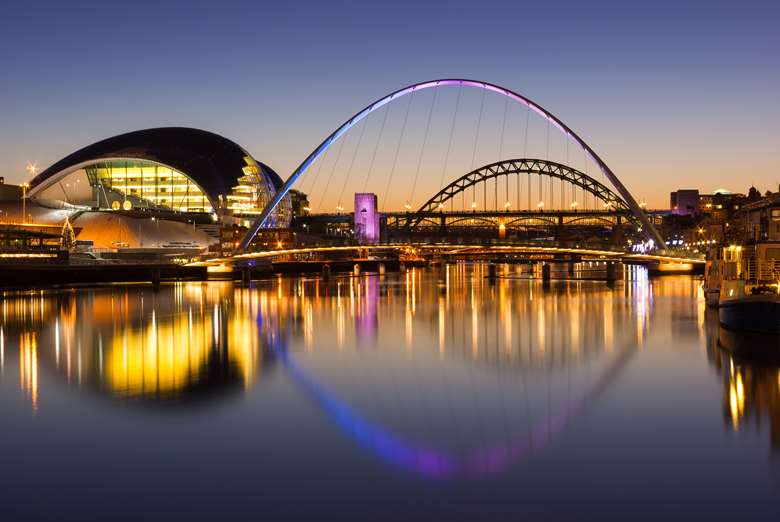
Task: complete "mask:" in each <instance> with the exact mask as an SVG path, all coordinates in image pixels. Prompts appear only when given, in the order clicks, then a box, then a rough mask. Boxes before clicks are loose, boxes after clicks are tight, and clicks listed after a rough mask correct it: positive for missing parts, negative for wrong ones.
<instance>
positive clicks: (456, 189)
mask: <svg viewBox="0 0 780 522" xmlns="http://www.w3.org/2000/svg"><path fill="white" fill-rule="evenodd" d="M521 174H522V175H528V176H530V175H534V174H535V175H539V176H546V177H548V178H554V179H559V180H561V181H563V182H566V183H568V184H570V185H571V186H572V188H579V189H581V190H582V191H583V192H585V193H587V194H590V195H592V196H593V198H594V199H596V200H598V201H599V202H600V203H601V205H602V207H603V210H599V211H592V210H591V211H583V212H578V210H577V209H576V208H573V209H571V210H570V211H569V212H568V214H570V215H569V216H566V217H567V221H566V224H576V223H577V222H578V221H585V220H587V221H588V223H590V224H593V223H598V224H605V225H614V224H617V222H619V221H621V218H625V219H626V220H627V221H629V222H631V223H633V224H634V225H635V226H636V227H637V228H638V229H639V230H641V229H642V223H641V221H640V220H639V219H638V218H637V216H636V215H634V214H633V213H632V211H631V209H630V207H629V205H628V204H627V203H626V202H625V201H624V200H623V199H622V198H621V197H620V196H619V195H617V194H616V193H615V192H613V191H612V190H610V189H609V187H607V186H606V185H604V184H603V183H601V182H599V181H598V180H596V179H594V178H593V177H591V176H589V175H587V174H585V173H583V172H580V171H579V170H576V169H574V168H572V167H569V166H566V165H563V164H561V163H556V162H554V161H548V160H543V159H528V158H523V159H511V160H503V161H498V162H495V163H491V164H489V165H485V166H483V167H480V168H478V169H476V170H473V171H471V172H469V173H467V174H464V175H463V176H461V177H460V178H458V179H456V180H455V181H453V182H452V183H450V184H449V185H447V186H446V187H444V188H443V189H441V190H440V191H439V192H438V193H436V194H435V195H434V196H432V197H431V198H430V199H429V200H428V201H427V202H426V203H425V204H424V205H423V206H422V207H420V208H419V209H418V210H417V211H416V212H414V213H407V214H406V215H403V216H399V217H397V218H396V225H397V226H398V225H400V226H404V227H407V228H410V227H419V226H420V225H421V224H423V223H425V222H428V223H429V224H432V225H435V224H437V220H441V219H442V218H444V213H445V212H446V207H447V203H451V202H452V201H453V199H454V198H455V197H456V196H458V195H459V194H464V193H465V192H466V191H467V190H468V189H469V188H473V187H476V186H477V185H480V184H484V183H486V182H487V181H488V180H497V179H498V178H502V177H504V178H506V177H509V176H514V175H516V176H520V175H521ZM507 182H508V180H507ZM518 183H519V180H518ZM497 190H498V188H497V185H496V191H497ZM485 194H487V189H486V190H485ZM485 197H486V198H487V196H485ZM529 197H530V196H529ZM495 199H496V204H497V203H498V196H497V195H496V198H495ZM509 204H510V202H508V201H507V207H506V208H504V209H503V211H501V212H500V213H498V212H497V213H495V214H496V215H498V216H503V217H504V219H503V220H502V223H503V224H504V225H506V226H512V225H520V224H530V225H534V224H536V225H538V224H543V225H555V224H558V219H559V218H561V217H562V213H561V212H559V211H558V212H556V211H544V210H543V209H541V208H540V209H538V210H536V211H520V210H514V211H511V210H510V208H509ZM484 206H485V207H487V205H484ZM518 206H519V205H518ZM496 210H498V209H496ZM481 214H484V211H483V212H482V213H481ZM481 214H480V216H479V217H478V218H476V217H475V216H477V213H476V212H474V213H469V212H448V213H447V215H448V216H451V217H452V218H453V220H452V223H457V222H458V220H471V221H473V220H474V219H486V220H487V221H486V222H487V223H488V224H493V221H492V220H491V219H490V217H485V216H482V215H481ZM616 216H617V217H618V219H617V221H616V220H615V219H613V218H614V217H616Z"/></svg>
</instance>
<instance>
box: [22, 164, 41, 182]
mask: <svg viewBox="0 0 780 522" xmlns="http://www.w3.org/2000/svg"><path fill="white" fill-rule="evenodd" d="M25 169H26V170H27V172H29V173H30V175H31V176H35V175H36V174H38V164H37V163H35V162H28V163H27V166H26V167H25ZM25 185H26V183H25Z"/></svg>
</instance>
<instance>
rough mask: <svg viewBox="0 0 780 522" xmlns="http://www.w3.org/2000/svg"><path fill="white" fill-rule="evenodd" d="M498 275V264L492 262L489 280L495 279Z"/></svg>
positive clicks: (489, 267) (489, 268)
mask: <svg viewBox="0 0 780 522" xmlns="http://www.w3.org/2000/svg"><path fill="white" fill-rule="evenodd" d="M496 274H497V269H496V264H495V263H493V262H491V263H490V264H488V279H495V278H496Z"/></svg>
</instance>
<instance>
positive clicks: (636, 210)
mask: <svg viewBox="0 0 780 522" xmlns="http://www.w3.org/2000/svg"><path fill="white" fill-rule="evenodd" d="M448 85H456V86H462V87H475V88H478V89H483V90H486V91H491V92H495V93H497V94H500V95H502V96H506V97H507V98H509V99H511V100H513V101H516V102H519V103H521V104H523V105H525V106H526V107H528V108H529V109H532V110H534V111H535V112H536V113H537V114H539V115H540V116H541V117H543V118H545V119H546V120H547V121H548V122H550V123H551V124H553V125H555V126H556V127H557V128H558V129H559V130H560V131H561V132H562V133H563V134H564V135H565V136H566V137H567V139H571V140H572V141H574V142H575V143H577V145H579V146H580V148H581V149H582V150H583V151H584V152H585V154H587V155H588V156H589V157H590V159H591V160H592V161H593V162H594V163H595V164H596V165H597V166H598V167H599V169H600V170H601V171H602V172H603V173H604V175H605V176H606V177H607V179H608V180H609V181H610V183H611V184H612V185H613V186H614V187H615V189H617V191H618V193H619V194H620V195H621V197H622V198H623V200H624V201H625V202H626V204H627V205H628V207H629V209H630V210H631V212H632V213H633V214H634V216H636V218H637V219H638V220H639V222H640V223H641V224H642V227H643V230H644V231H645V233H646V234H647V235H648V237H650V238H652V239H653V240H654V241H655V242H656V243H657V244H658V245H664V241H663V238H662V237H661V235H660V234H659V233H658V231H657V230H656V229H655V227H654V226H653V224H652V222H651V221H650V220H649V219H648V218H647V216H646V215H645V213H644V212H643V211H642V209H641V208H640V207H639V204H638V203H637V202H636V200H635V199H634V197H633V196H632V195H631V193H630V192H629V191H628V189H627V188H626V187H625V186H624V185H623V183H622V182H621V181H620V180H619V179H618V177H617V176H616V175H615V173H614V172H612V170H611V169H610V168H609V167H608V166H607V164H606V163H604V161H603V160H602V159H601V158H600V157H599V156H598V154H596V152H595V151H594V150H593V149H592V148H591V147H590V146H589V145H588V144H587V143H585V141H584V140H583V139H582V138H580V137H579V136H578V135H577V134H576V133H575V132H574V131H572V130H571V129H570V128H569V127H568V126H566V124H565V123H563V122H562V121H561V120H560V119H558V118H557V117H556V116H555V115H554V114H552V113H551V112H549V111H547V110H546V109H544V108H543V107H542V106H540V105H538V104H537V103H535V102H534V101H532V100H530V99H529V98H526V97H525V96H522V95H520V94H518V93H516V92H514V91H511V90H509V89H506V88H504V87H501V86H498V85H495V84H492V83H488V82H482V81H475V80H467V79H443V80H433V81H426V82H421V83H415V84H413V85H409V86H407V87H404V88H402V89H399V90H397V91H394V92H392V93H390V94H388V95H387V96H384V97H382V98H380V99H378V100H377V101H375V102H374V103H372V104H370V105H369V106H367V107H365V108H364V109H362V110H361V111H359V112H358V113H356V114H355V115H354V116H352V118H350V119H349V120H347V121H346V122H344V123H343V124H342V125H341V126H340V127H339V128H337V129H336V130H335V131H333V133H332V134H331V135H330V136H328V137H327V138H325V140H324V141H323V142H322V143H320V145H319V146H318V147H317V148H316V149H314V151H312V153H311V154H309V156H308V157H307V158H306V159H305V160H304V161H303V163H301V164H300V165H299V166H298V168H297V169H295V171H294V172H293V173H292V174H291V175H290V177H289V178H287V181H285V183H284V185H283V186H282V187H281V188H280V189H279V190H277V192H276V194H275V195H274V197H273V199H271V201H270V202H269V203H268V205H266V207H265V209H264V210H263V212H262V213H261V214H260V215H259V216H258V217H257V219H256V220H255V222H254V223H252V225H251V226H250V227H249V230H248V231H247V233H246V235H245V236H244V237H243V238H242V240H241V249H242V250H246V249H247V248H248V247H249V245H250V244H251V242H252V239H254V237H255V236H256V235H257V232H258V230H260V228H262V227H264V226H267V225H268V224H267V223H266V222H267V221H268V219H269V217H270V216H271V214H272V212H273V211H274V209H275V208H276V206H277V205H279V203H280V202H281V201H282V199H283V198H284V196H285V195H286V194H287V192H288V191H289V190H290V188H292V186H293V185H294V184H295V182H296V181H298V178H300V177H301V176H302V175H303V173H304V172H305V171H306V170H307V169H308V168H309V166H310V165H311V164H312V163H313V162H314V161H315V160H316V159H317V158H318V157H320V156H321V155H322V154H323V153H324V152H325V151H326V150H327V149H328V148H329V147H330V146H331V145H332V144H333V143H334V142H335V141H337V140H338V139H339V138H340V137H341V136H343V135H344V134H345V133H346V132H347V131H348V130H349V129H351V128H352V127H353V126H355V125H356V124H357V123H358V122H360V121H361V120H362V119H363V118H365V117H366V116H368V115H369V114H371V113H372V112H374V111H376V110H377V109H379V108H381V107H384V106H385V105H387V104H388V103H390V102H391V101H394V100H396V99H398V98H401V97H403V96H406V95H408V94H411V93H413V92H415V91H420V90H423V89H429V88H437V87H444V86H448Z"/></svg>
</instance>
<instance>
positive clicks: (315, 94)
mask: <svg viewBox="0 0 780 522" xmlns="http://www.w3.org/2000/svg"><path fill="white" fill-rule="evenodd" d="M602 4H604V5H603V8H602V9H600V10H599V16H598V17H594V16H588V12H586V11H584V10H583V8H582V7H577V6H576V5H568V6H565V7H561V8H557V9H555V10H552V9H550V8H545V7H542V6H537V5H523V6H513V5H512V4H503V3H500V2H495V3H489V4H482V5H481V6H480V8H479V9H475V8H473V7H472V8H470V7H469V4H465V3H463V4H461V3H456V4H453V5H452V8H451V9H449V10H448V11H447V12H444V11H443V10H442V9H441V8H433V7H430V8H429V7H426V6H422V5H415V6H411V5H402V4H396V5H397V8H396V9H394V10H390V11H387V10H385V9H383V8H380V7H377V6H371V5H368V6H366V5H360V4H352V3H349V2H345V3H341V4H338V5H336V6H333V7H331V8H328V9H325V8H323V7H322V6H319V5H318V4H311V5H309V6H307V8H306V9H292V8H285V7H281V6H260V7H257V6H251V5H248V4H246V5H244V4H239V3H236V4H234V6H235V9H234V10H232V11H229V12H225V11H223V10H215V9H212V8H211V7H210V6H209V4H207V3H202V4H192V3H168V4H166V6H165V7H164V8H157V9H155V17H152V18H150V17H145V16H144V14H143V13H144V11H145V10H146V9H149V8H150V7H149V6H146V7H144V5H143V4H142V3H136V4H133V5H134V7H132V8H131V7H127V6H126V7H120V6H102V5H99V4H90V3H79V4H76V6H69V7H68V8H67V9H65V8H63V7H62V6H57V5H56V4H50V5H47V4H45V3H43V4H35V6H32V7H31V6H25V5H23V4H8V5H6V6H4V7H3V17H2V18H3V20H4V22H3V25H4V27H3V35H2V36H0V39H2V44H3V48H4V49H5V52H4V53H3V57H2V68H3V70H4V71H5V72H6V74H5V75H4V81H3V84H4V88H3V91H4V92H5V93H7V94H8V96H3V98H4V100H5V101H3V102H0V105H2V108H3V110H2V112H3V114H4V115H5V117H4V122H5V124H4V125H3V126H2V127H0V161H2V163H3V165H4V169H3V172H2V173H0V175H3V176H5V178H6V180H7V181H8V182H16V183H19V182H24V181H26V180H27V179H28V177H29V176H28V174H27V173H26V171H25V168H26V166H27V164H28V163H33V164H35V165H37V167H38V168H39V169H43V168H46V167H48V166H49V165H51V164H52V163H54V162H55V161H57V160H59V159H61V158H62V157H64V156H65V155H67V154H69V153H70V152H72V151H74V150H76V149H78V148H80V147H82V146H85V145H88V144H90V143H93V142H95V141H98V140H100V139H102V138H105V137H108V136H113V135H116V134H121V133H123V132H127V131H132V130H138V129H142V128H149V127H157V126H167V125H182V126H191V127H197V128H202V129H206V130H210V131H214V132H217V133H220V134H222V135H224V136H226V137H228V138H230V139H233V140H235V141H236V142H237V143H239V144H240V145H242V146H243V147H245V148H246V149H247V150H248V151H249V152H250V153H252V154H253V155H255V156H256V157H258V158H259V159H261V160H262V161H264V162H265V163H267V164H269V165H270V166H271V167H272V168H274V169H275V170H276V171H277V172H279V174H280V175H281V176H282V177H283V178H286V177H287V176H289V175H290V173H292V171H293V170H294V169H295V167H297V165H298V164H299V163H300V162H301V161H302V160H303V159H304V158H305V157H306V155H307V154H308V153H309V152H310V151H311V150H312V149H314V147H316V145H317V144H318V143H319V142H320V141H321V140H322V139H323V138H325V137H326V136H327V135H328V134H329V133H330V132H332V131H333V130H334V129H335V128H336V127H338V126H339V125H340V124H341V123H343V121H344V120H345V119H346V118H347V117H349V116H350V115H351V114H353V113H354V112H356V111H357V110H359V109H360V108H362V107H363V106H365V105H366V104H368V103H370V102H371V101H373V100H375V99H377V98H379V97H381V96H383V95H385V94H387V93H388V92H390V91H392V90H394V89H397V88H400V87H402V86H404V85H406V84H410V83H414V82H416V81H422V80H426V79H435V78H443V77H468V78H475V79H479V80H484V81H490V82H493V83H497V84H500V85H502V86H505V87H507V88H510V89H513V90H515V91H517V92H519V93H521V94H523V95H526V96H528V97H529V98H531V99H533V100H534V101H536V102H538V103H540V104H541V105H542V106H544V107H545V108H546V109H548V110H550V111H551V112H553V113H554V114H556V115H557V116H558V117H560V118H561V119H562V120H563V121H565V122H566V123H567V124H568V125H569V126H570V127H571V128H572V129H573V130H574V131H575V132H577V133H578V134H580V135H581V136H582V137H583V138H584V139H585V140H586V141H587V142H588V143H589V144H590V145H591V146H592V147H593V148H594V149H595V150H596V151H597V153H598V154H599V155H601V157H602V158H603V159H604V160H605V161H606V163H607V164H608V165H609V166H610V167H611V168H612V170H614V171H615V173H616V174H617V175H618V176H619V177H620V178H621V180H622V181H623V182H624V183H625V184H626V185H627V187H628V188H629V190H631V192H632V193H634V194H635V195H636V197H637V198H641V199H643V200H646V201H647V202H648V204H649V205H650V206H654V207H664V206H668V198H669V192H670V191H672V190H675V189H677V188H699V189H701V190H702V191H703V192H708V191H712V190H715V189H717V188H727V189H730V190H733V191H746V190H747V188H748V187H749V186H750V185H751V184H753V185H755V186H757V187H758V188H759V189H760V190H761V191H764V190H767V189H772V190H776V189H777V185H778V182H780V170H779V169H778V160H777V157H776V154H773V153H774V152H775V150H776V145H777V143H776V141H777V139H776V138H775V134H774V133H773V132H772V131H771V126H772V122H773V121H774V120H776V119H777V116H778V115H780V108H778V103H777V95H776V92H777V87H778V86H780V75H778V72H777V68H776V67H772V64H773V62H774V61H776V59H775V58H774V56H773V49H775V48H776V47H777V44H778V43H780V42H778V36H777V35H776V34H775V32H774V31H773V29H772V27H771V23H770V21H771V19H772V18H773V16H772V14H773V13H776V11H777V8H776V7H773V6H761V5H760V4H756V5H755V6H754V7H755V8H753V9H748V8H746V7H745V8H741V9H735V8H733V7H730V6H729V5H728V4H725V3H717V4H712V3H706V4H704V3H696V2H690V3H687V4H686V5H685V6H674V5H673V4H667V5H664V6H654V7H655V8H654V9H652V10H644V11H642V10H636V11H635V10H632V9H629V8H627V7H624V6H621V5H620V4H619V3H617V2H615V3H610V2H607V3H602ZM497 13H506V15H507V16H506V17H504V18H506V19H513V20H518V22H517V23H516V24H511V25H508V27H507V28H503V29H502V28H501V27H495V19H496V14H497ZM605 13H606V14H605ZM44 15H45V16H44ZM380 15H381V16H380ZM529 19H530V20H532V22H526V23H522V22H521V20H529ZM261 20H262V22H260V21H261ZM488 20H492V22H491V23H487V22H488ZM539 20H541V21H543V22H544V21H554V23H538V21H539ZM256 21H257V22H256ZM533 21H536V22H533ZM83 27H90V28H92V30H89V31H86V30H83V29H78V28H83ZM105 27H109V28H110V30H107V31H103V30H98V29H97V28H105ZM139 28H140V29H139ZM474 28H477V29H478V31H477V32H476V33H473V29H474ZM470 30H471V31H472V32H469V31H470ZM517 30H519V31H520V33H521V34H520V35H518V34H516V33H515V31H517ZM139 34H140V35H141V37H140V38H139V37H138V35H139ZM460 34H474V35H478V37H473V38H471V37H470V38H465V39H464V38H458V37H455V36H453V35H460ZM36 35H38V36H37V37H36ZM98 35H100V36H101V37H100V38H97V36H98ZM155 35H158V36H159V37H160V38H157V37H156V36H155ZM98 43H99V45H98ZM477 57H482V58H481V59H476V58H477ZM484 57H488V59H485V58H484ZM79 71H81V72H79ZM57 78H60V79H61V80H62V79H67V80H64V81H61V82H60V83H58V82H57ZM746 93H748V95H746ZM442 100H443V97H442V99H441V100H440V101H439V103H440V104H443V103H444V102H443V101H442ZM420 112H423V114H424V110H421V111H420ZM440 112H441V114H442V116H441V117H440V119H438V120H437V119H434V122H433V125H432V127H433V129H434V133H436V132H437V131H436V129H437V128H438V129H439V136H438V137H439V138H441V135H442V134H444V132H441V130H442V129H446V127H447V122H446V121H445V120H446V117H447V111H446V109H445V110H444V111H440ZM435 118H439V116H438V115H437V116H435ZM497 123H498V122H497V120H496V118H495V117H494V118H492V119H490V120H488V121H487V123H485V125H488V126H490V125H492V126H493V127H497V126H498V125H497ZM352 134H354V136H347V138H350V139H353V140H355V139H356V138H357V133H355V132H354V131H353V132H352ZM435 139H436V138H435V137H434V138H432V141H435ZM433 147H435V145H433ZM507 148H511V144H510V145H508V147H507ZM390 149H392V147H390ZM466 155H468V154H466ZM475 155H476V154H475ZM390 156H392V154H390ZM380 158H381V153H380ZM415 159H416V158H413V157H412V158H410V164H412V165H413V164H414V163H415ZM495 159H498V158H495ZM488 160H493V158H492V157H491V156H490V155H489V154H488V155H487V156H485V158H484V160H482V161H478V162H477V163H478V165H475V166H479V165H481V164H484V163H485V162H487V161H488ZM388 163H389V160H388ZM456 163H458V165H456V166H455V167H451V168H453V172H451V173H449V172H448V177H449V178H452V177H453V176H454V175H455V174H456V173H457V172H458V171H459V172H460V174H462V173H465V172H466V171H467V170H469V169H468V168H467V167H471V166H472V165H468V163H469V162H468V160H462V161H461V160H459V161H457V162H456ZM358 164H359V161H358ZM385 166H387V165H385ZM574 166H575V167H578V165H574ZM458 169H459V170H458ZM426 170H430V171H431V172H437V171H438V170H439V167H438V166H435V165H434V166H430V167H429V168H428V169H426V167H425V164H423V168H422V171H423V177H425V176H426V174H427V172H426ZM376 175H377V176H383V175H384V174H382V173H381V172H379V173H378V174H376ZM458 175H459V174H458ZM682 176H685V178H684V179H685V182H680V181H679V180H680V179H681V178H682ZM433 177H434V178H435V177H438V176H437V175H435V176H433ZM436 181H438V180H436ZM434 184H435V183H434ZM422 193H423V192H421V194H422ZM328 197H330V198H331V199H333V200H334V202H335V200H336V199H338V198H337V197H336V195H333V196H328ZM396 199H397V201H398V202H401V201H403V199H404V197H403V196H399V197H398V198H396ZM324 205H325V206H328V207H330V206H333V202H331V201H329V200H328V201H326V202H325V203H324Z"/></svg>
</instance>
